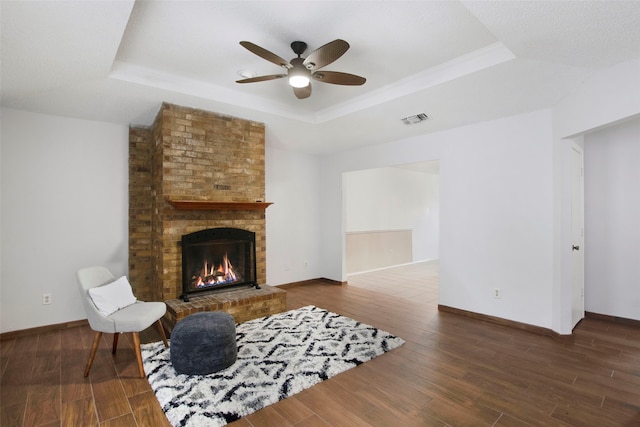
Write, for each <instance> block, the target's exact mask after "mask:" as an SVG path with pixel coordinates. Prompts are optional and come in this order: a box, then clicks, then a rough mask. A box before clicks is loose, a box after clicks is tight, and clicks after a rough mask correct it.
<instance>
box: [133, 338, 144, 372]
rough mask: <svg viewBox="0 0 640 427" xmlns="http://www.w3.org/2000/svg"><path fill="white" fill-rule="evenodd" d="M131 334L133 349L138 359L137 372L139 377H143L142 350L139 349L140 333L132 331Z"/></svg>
mask: <svg viewBox="0 0 640 427" xmlns="http://www.w3.org/2000/svg"><path fill="white" fill-rule="evenodd" d="M131 334H132V335H133V349H134V351H135V352H136V359H137V360H138V372H140V378H145V374H144V366H142V351H141V350H140V334H138V332H132V333H131Z"/></svg>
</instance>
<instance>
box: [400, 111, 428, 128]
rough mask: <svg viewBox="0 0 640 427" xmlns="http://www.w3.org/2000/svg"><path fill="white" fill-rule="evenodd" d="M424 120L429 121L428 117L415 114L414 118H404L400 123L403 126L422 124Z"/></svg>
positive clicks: (422, 114)
mask: <svg viewBox="0 0 640 427" xmlns="http://www.w3.org/2000/svg"><path fill="white" fill-rule="evenodd" d="M425 120H429V116H427V115H426V114H425V113H420V114H416V115H414V116H409V117H405V118H404V119H402V122H403V123H404V124H405V125H414V124H416V123H420V122H424V121H425Z"/></svg>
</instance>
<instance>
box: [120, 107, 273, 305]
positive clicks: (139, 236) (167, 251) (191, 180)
mask: <svg viewBox="0 0 640 427" xmlns="http://www.w3.org/2000/svg"><path fill="white" fill-rule="evenodd" d="M169 199H178V200H201V201H216V202H256V201H264V200H265V127H264V124H262V123H257V122H253V121H249V120H244V119H239V118H235V117H230V116H224V115H220V114H216V113H212V112H208V111H202V110H197V109H193V108H187V107H181V106H177V105H172V104H167V103H164V104H163V105H162V107H161V108H160V111H159V112H158V115H157V116H156V119H155V121H154V123H153V125H152V126H151V127H150V128H140V127H138V128H136V127H131V128H130V129H129V280H130V282H131V284H132V286H133V288H134V291H135V294H136V297H137V298H138V299H141V300H147V301H151V300H153V301H166V300H171V299H175V298H178V297H179V296H180V293H181V291H182V259H181V256H182V255H181V254H182V251H181V247H180V241H181V238H182V235H183V234H188V233H192V232H195V231H199V230H204V229H208V228H217V227H233V228H241V229H245V230H249V231H253V232H254V233H256V276H257V280H258V283H259V284H264V283H265V282H266V247H265V243H266V235H265V229H266V221H265V213H264V210H228V211H226V210H193V211H191V210H176V209H175V208H174V207H172V206H171V204H169V202H168V201H167V200H169Z"/></svg>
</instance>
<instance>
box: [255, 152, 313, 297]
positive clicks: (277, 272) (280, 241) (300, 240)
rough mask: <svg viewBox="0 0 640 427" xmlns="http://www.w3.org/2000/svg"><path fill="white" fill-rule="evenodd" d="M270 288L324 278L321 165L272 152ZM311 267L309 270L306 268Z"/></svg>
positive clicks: (269, 163)
mask: <svg viewBox="0 0 640 427" xmlns="http://www.w3.org/2000/svg"><path fill="white" fill-rule="evenodd" d="M265 163H266V164H265V167H266V172H265V174H266V189H265V192H266V198H267V201H268V202H273V205H271V206H269V208H267V211H266V219H267V284H269V285H281V284H285V283H292V282H298V281H302V280H306V279H312V278H317V277H324V266H323V265H321V263H320V262H319V261H320V244H319V242H320V236H321V234H322V230H321V229H320V228H319V227H318V224H319V223H320V210H321V209H320V195H319V193H320V186H321V179H320V163H319V160H318V159H317V158H316V157H313V156H309V155H306V154H300V153H294V152H290V151H283V150H279V149H275V148H271V147H269V145H268V143H267V148H266V153H265ZM305 262H306V265H305Z"/></svg>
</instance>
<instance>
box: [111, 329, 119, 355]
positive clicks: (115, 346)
mask: <svg viewBox="0 0 640 427" xmlns="http://www.w3.org/2000/svg"><path fill="white" fill-rule="evenodd" d="M119 336H120V334H119V333H118V332H116V333H115V334H113V349H112V350H111V354H116V349H117V348H118V337H119Z"/></svg>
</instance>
